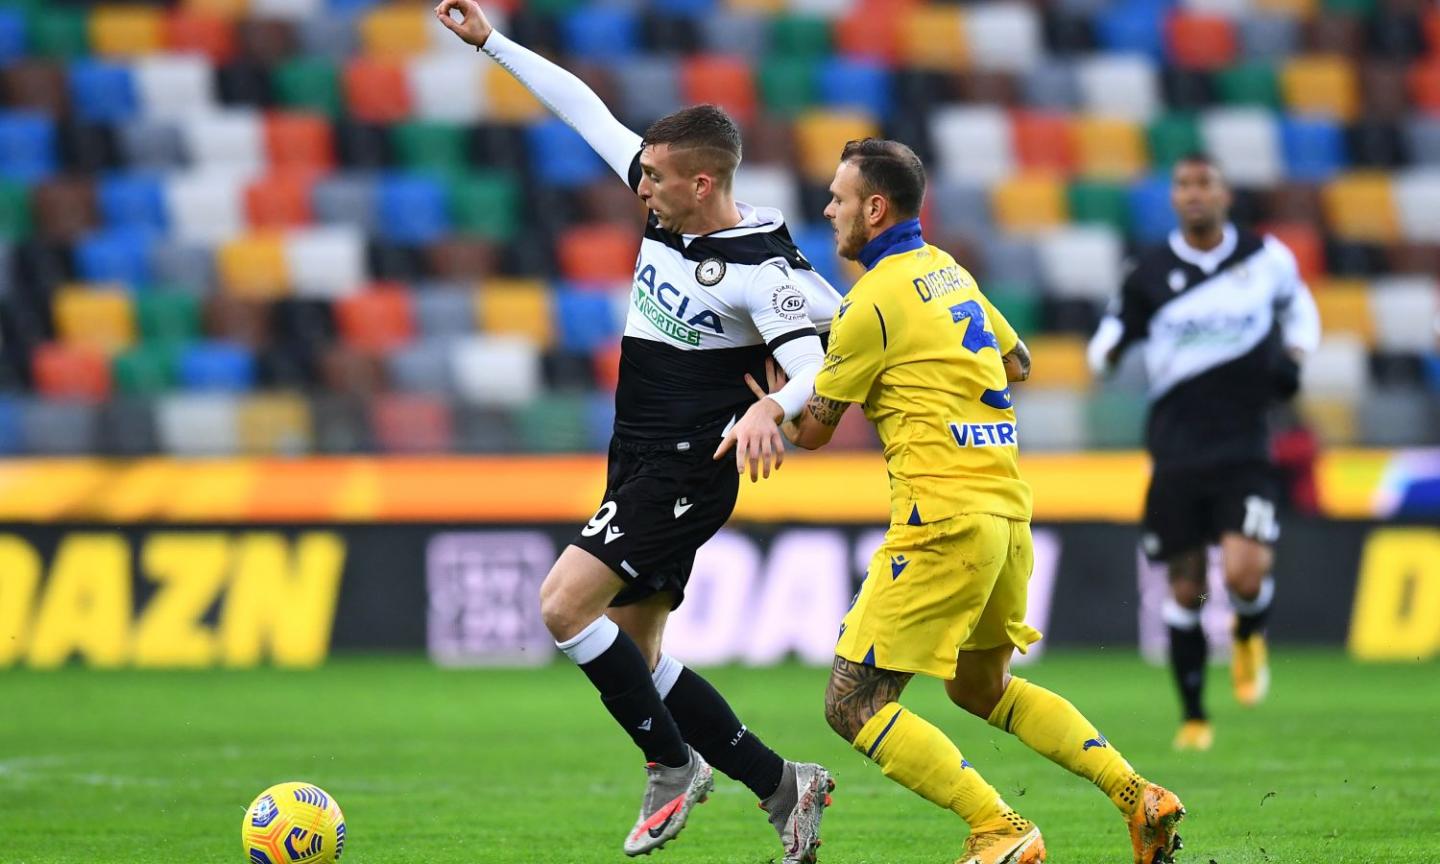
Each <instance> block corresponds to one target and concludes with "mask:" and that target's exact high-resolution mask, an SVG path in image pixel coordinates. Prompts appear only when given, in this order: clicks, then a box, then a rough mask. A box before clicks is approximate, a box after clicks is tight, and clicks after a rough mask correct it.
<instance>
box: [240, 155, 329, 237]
mask: <svg viewBox="0 0 1440 864" xmlns="http://www.w3.org/2000/svg"><path fill="white" fill-rule="evenodd" d="M314 185H315V175H314V174H312V173H311V172H309V171H303V170H291V171H277V172H275V173H273V174H270V175H268V176H266V177H261V178H260V179H259V180H256V181H254V182H252V183H251V184H250V185H249V186H247V187H246V188H245V218H246V219H247V220H248V221H249V223H250V227H251V228H275V229H279V228H296V227H299V226H302V225H309V224H310V223H312V222H313V221H315V216H314V213H313V212H312V211H311V207H310V195H311V192H312V190H313V187H314Z"/></svg>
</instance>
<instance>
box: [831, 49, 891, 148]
mask: <svg viewBox="0 0 1440 864" xmlns="http://www.w3.org/2000/svg"><path fill="white" fill-rule="evenodd" d="M816 75H817V86H816V89H817V91H818V94H819V97H820V102H821V103H822V104H824V105H825V106H826V107H827V108H829V109H830V110H833V111H837V112H846V111H850V112H858V113H861V114H864V115H867V116H869V117H875V118H880V119H883V118H885V117H888V116H889V115H890V112H891V108H892V106H893V104H894V103H893V100H892V98H891V92H890V72H889V70H887V69H886V68H885V67H884V66H881V65H880V64H879V63H876V62H874V61H869V60H846V59H842V58H835V59H832V60H828V61H824V62H822V63H821V64H820V65H819V67H818V68H817V69H816ZM837 153H838V151H837Z"/></svg>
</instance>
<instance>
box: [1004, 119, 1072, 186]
mask: <svg viewBox="0 0 1440 864" xmlns="http://www.w3.org/2000/svg"><path fill="white" fill-rule="evenodd" d="M1010 135H1011V140H1012V141H1013V142H1014V148H1015V155H1016V157H1018V159H1019V161H1020V166H1021V167H1022V168H1024V169H1026V170H1029V171H1056V172H1060V173H1062V174H1069V173H1071V172H1072V171H1074V170H1075V136H1074V130H1073V128H1072V126H1071V122H1070V118H1069V117H1068V116H1066V115H1064V114H1049V113H1044V112H1040V111H1016V112H1014V113H1013V114H1011V116H1010Z"/></svg>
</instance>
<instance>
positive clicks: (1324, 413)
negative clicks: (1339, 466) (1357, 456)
mask: <svg viewBox="0 0 1440 864" xmlns="http://www.w3.org/2000/svg"><path fill="white" fill-rule="evenodd" d="M1300 414H1301V415H1302V416H1303V417H1304V418H1305V422H1306V423H1308V424H1309V425H1310V428H1311V429H1313V430H1314V431H1315V434H1316V435H1318V436H1319V437H1320V440H1321V441H1322V442H1323V443H1325V444H1329V445H1331V446H1335V445H1344V444H1353V443H1355V428H1356V422H1355V404H1354V403H1353V402H1351V401H1349V400H1348V399H1338V398H1335V397H1333V396H1329V397H1316V396H1312V397H1309V398H1304V399H1302V400H1301V403H1300Z"/></svg>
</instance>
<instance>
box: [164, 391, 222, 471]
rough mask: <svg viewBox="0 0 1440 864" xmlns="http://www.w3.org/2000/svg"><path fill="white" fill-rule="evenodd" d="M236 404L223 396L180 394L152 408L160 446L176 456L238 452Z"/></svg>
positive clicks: (218, 454)
mask: <svg viewBox="0 0 1440 864" xmlns="http://www.w3.org/2000/svg"><path fill="white" fill-rule="evenodd" d="M238 408H239V406H238V403H237V402H236V399H235V397H234V396H230V395H227V394H225V393H183V394H171V395H168V396H164V397H162V398H161V399H160V400H159V401H158V402H157V403H156V406H155V428H156V432H157V434H158V435H159V438H160V446H161V447H163V448H164V449H165V451H166V452H167V453H171V454H173V455H176V456H230V455H233V454H234V453H236V452H238V450H239V447H240V444H239V434H238V429H237V422H236V421H237V412H238Z"/></svg>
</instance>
